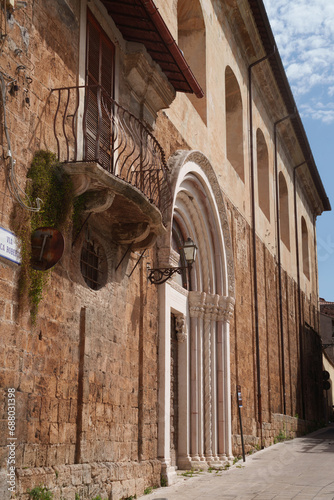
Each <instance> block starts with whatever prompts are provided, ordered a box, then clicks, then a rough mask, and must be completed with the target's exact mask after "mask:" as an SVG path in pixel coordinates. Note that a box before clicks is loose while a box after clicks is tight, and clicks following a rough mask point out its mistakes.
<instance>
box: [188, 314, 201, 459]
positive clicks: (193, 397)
mask: <svg viewBox="0 0 334 500" xmlns="http://www.w3.org/2000/svg"><path fill="white" fill-rule="evenodd" d="M197 326H198V319H197V318H190V412H191V416H190V439H191V444H190V453H191V459H192V460H193V461H195V462H198V461H199V460H200V458H199V454H198V450H199V447H198V445H199V443H198V413H199V405H198V390H197V388H198V357H199V356H198V338H197V337H198V328H197Z"/></svg>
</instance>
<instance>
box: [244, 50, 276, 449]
mask: <svg viewBox="0 0 334 500" xmlns="http://www.w3.org/2000/svg"><path fill="white" fill-rule="evenodd" d="M275 52H276V47H274V49H273V52H272V53H271V54H269V55H266V56H264V57H262V58H261V59H259V60H258V61H255V62H253V63H252V64H250V65H249V66H248V84H249V128H250V171H251V197H252V222H253V224H252V225H253V227H252V236H253V238H252V248H253V270H254V316H255V344H256V371H257V398H258V421H259V426H260V429H261V448H262V447H263V445H262V441H263V440H262V392H261V365H260V337H259V307H258V283H257V256H256V209H255V185H254V140H253V94H252V69H253V67H254V66H256V65H257V64H259V63H261V62H263V61H266V60H267V59H269V58H270V57H271V56H273V55H274V54H275Z"/></svg>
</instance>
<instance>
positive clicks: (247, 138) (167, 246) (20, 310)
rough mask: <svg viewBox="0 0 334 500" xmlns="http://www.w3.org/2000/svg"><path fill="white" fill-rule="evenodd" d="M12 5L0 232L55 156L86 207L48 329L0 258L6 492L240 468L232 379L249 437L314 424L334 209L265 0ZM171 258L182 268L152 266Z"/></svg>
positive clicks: (124, 484)
mask: <svg viewBox="0 0 334 500" xmlns="http://www.w3.org/2000/svg"><path fill="white" fill-rule="evenodd" d="M0 15H1V41H0V43H1V46H0V53H1V60H0V77H1V78H0V80H1V89H2V93H1V112H0V113H1V142H0V148H1V150H0V153H1V155H0V157H1V160H0V162H1V166H2V168H1V171H0V197H1V210H0V216H1V222H0V225H1V228H2V231H4V233H6V231H7V232H8V231H9V232H10V233H6V234H9V237H10V238H12V239H14V240H15V235H14V234H13V232H14V226H13V213H15V207H16V206H17V205H20V206H21V207H23V208H22V209H23V211H26V212H27V213H28V212H31V211H34V210H36V209H37V208H38V203H36V201H35V200H31V199H27V198H26V196H25V194H24V191H25V190H26V186H27V185H29V182H30V181H27V173H28V170H29V167H30V164H31V162H32V160H33V158H34V156H35V154H36V152H37V151H40V150H45V151H51V152H53V153H54V154H55V155H57V157H58V159H59V161H60V162H61V164H62V168H63V171H64V172H66V173H67V175H69V176H70V178H71V180H72V184H73V189H74V193H75V196H76V198H77V199H80V200H81V201H82V206H83V211H84V216H83V217H82V224H81V226H80V229H79V230H78V231H73V228H72V227H67V228H66V229H65V230H62V235H63V237H64V240H65V243H64V251H63V255H62V258H61V259H60V260H59V261H58V262H57V263H56V265H55V266H54V267H53V270H52V273H51V275H50V278H49V283H48V285H47V287H46V289H45V290H44V294H43V299H42V301H41V303H40V305H39V309H38V313H37V317H36V319H35V321H32V318H31V315H30V311H29V307H27V305H26V304H23V305H22V304H21V303H20V301H21V299H20V294H19V280H20V269H21V266H20V265H19V264H18V263H17V260H18V259H12V258H11V259H9V258H8V255H6V254H2V256H1V257H0V259H1V262H0V285H1V289H2V294H1V302H0V304H1V309H0V311H1V326H0V328H1V335H0V342H1V350H0V359H1V365H0V377H1V387H2V388H3V393H2V402H1V410H2V420H1V443H0V444H1V454H0V457H1V472H0V484H1V486H0V491H1V495H2V498H10V494H11V491H10V490H9V487H10V486H12V488H14V489H12V491H13V492H15V494H16V498H22V499H27V498H28V493H27V491H28V490H31V489H33V488H35V487H36V486H38V485H45V487H47V488H49V489H50V490H52V492H53V494H54V498H55V499H60V498H63V499H66V500H75V499H76V498H77V497H78V496H79V498H94V497H96V496H97V495H101V497H102V498H109V499H113V500H115V499H117V500H120V499H122V498H129V497H131V496H134V495H140V494H142V493H143V492H144V489H145V487H148V486H153V485H157V484H159V483H160V480H161V477H163V478H164V480H165V481H166V480H167V482H168V483H171V482H172V481H173V478H174V477H175V474H176V470H177V468H185V469H190V468H192V467H198V468H205V467H208V466H215V465H217V466H219V465H221V464H223V463H225V462H226V461H230V460H232V459H233V456H234V455H238V454H239V453H240V451H241V440H240V425H239V420H238V405H237V396H236V395H237V386H240V388H241V393H242V400H243V407H242V410H241V413H242V417H243V430H244V438H245V446H246V450H250V449H252V448H254V447H259V446H260V447H262V446H267V445H269V444H270V443H271V442H273V441H274V439H275V437H276V436H277V435H279V434H280V433H282V432H284V433H286V434H289V435H295V434H296V433H298V432H304V431H305V430H307V428H308V425H309V424H310V423H313V424H314V423H318V422H319V421H321V419H322V418H323V410H322V399H321V398H322V391H321V371H322V366H321V341H320V337H319V309H318V281H317V255H316V232H315V221H316V217H317V216H319V215H321V213H322V212H323V211H325V210H330V204H329V201H328V199H327V196H326V193H325V190H324V187H323V185H322V182H321V179H320V177H319V174H318V171H317V168H316V165H315V162H314V160H313V156H312V153H311V150H310V147H309V144H308V141H307V138H306V135H305V131H304V128H303V125H302V122H301V119H300V116H299V114H298V111H297V110H296V107H295V102H294V99H293V96H292V93H291V90H290V87H289V84H288V82H287V79H286V75H285V73H284V70H283V66H282V63H281V59H280V56H279V53H278V51H277V49H276V45H275V40H274V38H273V35H272V31H271V28H270V25H269V22H268V19H267V16H266V13H265V10H264V6H263V3H262V0H241V1H236V0H225V1H221V0H172V1H170V2H165V1H164V0H154V1H153V0H111V1H107V0H43V1H42V0H35V1H34V2H31V1H30V0H28V1H27V2H19V1H17V0H2V1H1V11H0ZM42 203H43V200H42ZM56 229H57V228H56ZM4 233H1V234H4ZM50 234H51V233H47V236H46V239H44V240H41V245H40V247H39V248H41V253H40V259H39V260H40V261H42V259H44V249H45V248H44V246H43V245H46V244H47V243H48V241H49V240H48V238H49V239H51V240H52V236H50ZM188 237H190V238H191V239H192V240H193V241H194V242H195V244H196V246H197V258H196V260H195V262H194V263H193V264H192V266H191V267H190V268H186V264H185V256H184V252H183V244H184V242H185V241H186V240H187V238H188ZM18 244H19V242H18ZM42 247H43V248H42ZM13 251H14V250H13ZM169 267H182V268H185V269H183V270H180V274H175V275H173V276H172V277H170V278H169V279H168V280H166V281H165V282H164V283H162V284H152V283H151V282H150V281H149V280H148V272H149V270H150V269H156V268H158V269H165V268H169ZM39 272H43V271H39ZM155 275H156V273H153V275H152V274H151V276H153V277H154V276H155ZM13 394H15V405H14V404H13V403H12V402H11V403H10V404H9V405H8V401H9V400H10V401H12V399H13ZM9 396H12V397H11V398H9ZM13 406H15V418H16V420H15V422H16V426H15V430H13V431H11V430H10V429H9V427H8V422H9V421H10V422H11V423H12V414H11V413H8V412H9V411H10V412H11V411H14V410H9V407H13ZM9 416H10V417H11V419H10V420H8V418H9ZM8 432H14V436H13V435H9V434H8ZM9 438H12V441H10V443H12V442H13V445H12V446H13V451H11V449H10V448H8V446H7V445H8V439H9ZM9 453H12V455H11V457H12V458H13V459H14V458H15V475H14V476H13V474H14V472H12V471H13V469H10V466H11V464H10V463H9V460H8V457H9ZM8 474H9V475H8ZM11 482H12V483H14V484H12V483H11Z"/></svg>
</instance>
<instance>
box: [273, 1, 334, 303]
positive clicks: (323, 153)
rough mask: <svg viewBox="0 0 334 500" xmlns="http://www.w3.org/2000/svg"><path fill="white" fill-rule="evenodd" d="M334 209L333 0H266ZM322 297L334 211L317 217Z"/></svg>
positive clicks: (326, 294) (332, 273)
mask: <svg viewBox="0 0 334 500" xmlns="http://www.w3.org/2000/svg"><path fill="white" fill-rule="evenodd" d="M263 2H264V5H265V7H266V10H267V14H268V17H269V21H270V24H271V28H272V30H273V33H274V36H275V39H276V44H277V47H278V50H279V53H280V56H281V59H282V62H283V65H284V68H285V71H286V74H287V77H288V80H289V83H290V86H291V89H292V92H293V95H294V98H295V101H296V104H297V108H298V111H299V114H300V116H301V119H302V122H303V125H304V128H305V131H306V135H307V137H308V140H309V143H310V146H311V149H312V152H313V157H314V160H315V163H316V165H317V167H318V170H319V173H320V176H321V179H322V182H323V185H324V187H325V190H326V193H327V196H328V198H329V200H330V203H331V206H332V208H333V210H334V1H333V0H312V1H310V0H293V1H292V0H263ZM317 242H318V269H319V295H320V297H322V298H324V299H325V300H327V301H330V302H334V211H332V212H324V213H323V214H322V215H321V216H320V217H318V218H317Z"/></svg>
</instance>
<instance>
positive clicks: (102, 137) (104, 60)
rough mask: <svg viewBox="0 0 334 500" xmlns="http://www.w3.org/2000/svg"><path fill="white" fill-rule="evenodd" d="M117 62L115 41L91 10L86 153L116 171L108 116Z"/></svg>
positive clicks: (88, 42) (87, 156)
mask: <svg viewBox="0 0 334 500" xmlns="http://www.w3.org/2000/svg"><path fill="white" fill-rule="evenodd" d="M114 62H115V47H114V45H113V43H112V42H111V41H110V39H109V38H108V37H107V35H106V34H105V32H104V31H103V30H102V28H101V26H100V25H99V24H98V22H97V21H96V19H95V18H94V16H93V15H92V13H91V12H90V11H88V15H87V69H86V74H87V85H88V89H87V114H86V142H85V153H86V159H87V160H88V161H89V160H95V161H97V162H98V163H100V164H101V165H102V166H103V168H105V169H107V170H108V171H112V145H111V142H112V141H111V122H110V119H109V116H108V114H109V115H110V116H111V114H112V102H111V100H110V99H109V98H108V96H109V97H110V98H112V97H113V94H114ZM101 88H102V89H103V91H102V93H101ZM101 95H102V96H103V95H105V98H101ZM105 108H107V109H108V112H107V111H106V109H105Z"/></svg>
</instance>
